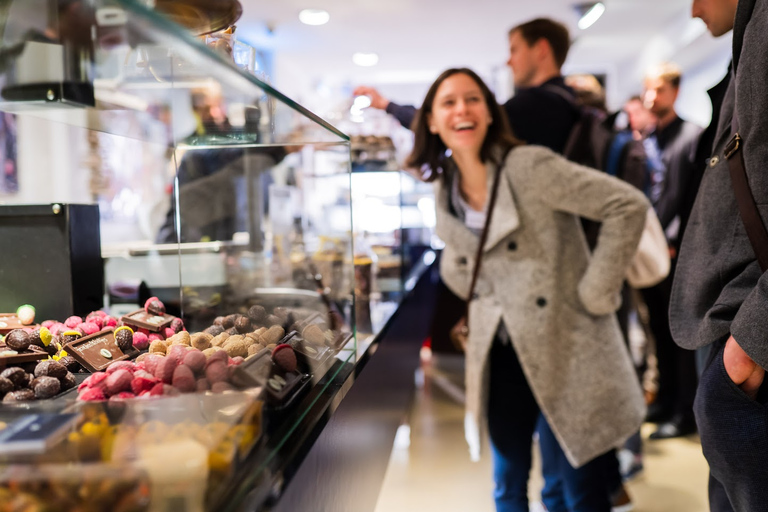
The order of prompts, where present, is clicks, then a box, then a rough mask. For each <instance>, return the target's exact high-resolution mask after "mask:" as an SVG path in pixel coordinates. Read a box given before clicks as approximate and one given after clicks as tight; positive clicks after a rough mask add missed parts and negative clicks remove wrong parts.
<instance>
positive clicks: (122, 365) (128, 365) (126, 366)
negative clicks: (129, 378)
mask: <svg viewBox="0 0 768 512" xmlns="http://www.w3.org/2000/svg"><path fill="white" fill-rule="evenodd" d="M117 370H128V371H129V372H131V373H133V372H134V370H136V365H135V364H134V363H133V362H132V361H115V362H114V363H112V364H111V365H109V366H107V370H106V372H107V375H110V374H112V373H115V372H116V371H117Z"/></svg>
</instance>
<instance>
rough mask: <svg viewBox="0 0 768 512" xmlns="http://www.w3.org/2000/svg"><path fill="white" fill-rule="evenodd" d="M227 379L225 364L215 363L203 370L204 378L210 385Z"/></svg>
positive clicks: (227, 373) (221, 362)
mask: <svg viewBox="0 0 768 512" xmlns="http://www.w3.org/2000/svg"><path fill="white" fill-rule="evenodd" d="M228 377H229V372H228V370H227V364H226V363H225V362H223V361H215V362H213V363H212V364H208V367H207V368H206V369H205V378H206V379H208V382H210V383H211V384H212V385H213V384H216V383H217V382H225V381H226V380H227V378H228Z"/></svg>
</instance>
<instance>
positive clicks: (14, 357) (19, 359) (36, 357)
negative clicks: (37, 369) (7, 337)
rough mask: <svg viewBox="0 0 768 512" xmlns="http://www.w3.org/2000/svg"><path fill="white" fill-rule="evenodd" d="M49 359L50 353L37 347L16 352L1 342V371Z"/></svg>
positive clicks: (32, 346)
mask: <svg viewBox="0 0 768 512" xmlns="http://www.w3.org/2000/svg"><path fill="white" fill-rule="evenodd" d="M47 358H48V352H46V351H45V350H43V349H42V348H40V347H38V346H36V345H30V346H29V348H28V349H27V350H25V351H23V352H16V351H15V350H11V349H10V348H8V346H7V345H6V344H5V343H3V342H2V341H0V370H2V369H5V368H6V367H8V366H15V365H17V364H22V363H30V362H32V361H40V360H41V359H47Z"/></svg>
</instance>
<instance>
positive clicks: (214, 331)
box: [203, 324, 224, 336]
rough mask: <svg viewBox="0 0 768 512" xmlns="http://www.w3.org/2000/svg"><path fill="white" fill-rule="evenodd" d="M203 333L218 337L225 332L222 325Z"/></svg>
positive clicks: (214, 325) (216, 325)
mask: <svg viewBox="0 0 768 512" xmlns="http://www.w3.org/2000/svg"><path fill="white" fill-rule="evenodd" d="M203 332H204V333H207V334H210V335H212V336H218V335H219V334H221V333H223V332H224V327H222V326H221V324H213V325H212V326H210V327H209V328H207V329H206V330H204V331H203Z"/></svg>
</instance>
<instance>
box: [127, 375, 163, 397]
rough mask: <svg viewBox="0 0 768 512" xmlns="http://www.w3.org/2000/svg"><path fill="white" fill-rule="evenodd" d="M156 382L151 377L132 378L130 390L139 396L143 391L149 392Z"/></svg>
mask: <svg viewBox="0 0 768 512" xmlns="http://www.w3.org/2000/svg"><path fill="white" fill-rule="evenodd" d="M157 383H158V380H157V379H156V378H154V377H152V376H150V377H143V376H142V377H134V378H133V380H132V381H131V389H132V390H133V392H134V393H135V394H136V395H140V394H141V393H143V392H145V391H151V390H152V388H153V387H155V384H157Z"/></svg>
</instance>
